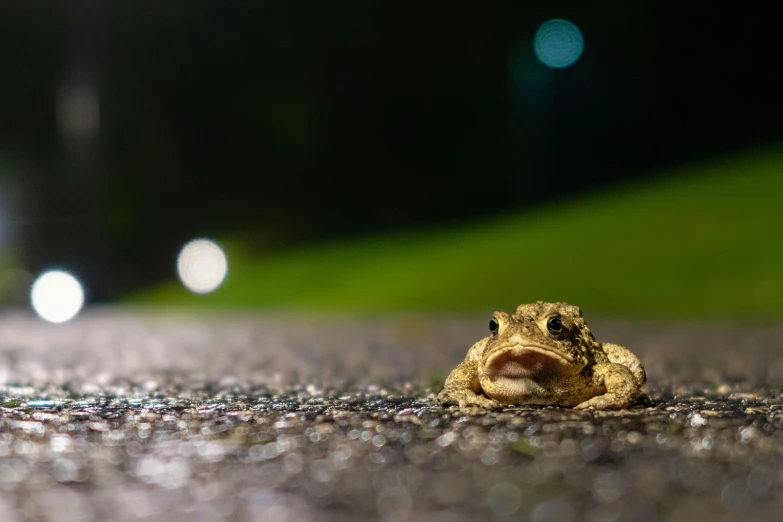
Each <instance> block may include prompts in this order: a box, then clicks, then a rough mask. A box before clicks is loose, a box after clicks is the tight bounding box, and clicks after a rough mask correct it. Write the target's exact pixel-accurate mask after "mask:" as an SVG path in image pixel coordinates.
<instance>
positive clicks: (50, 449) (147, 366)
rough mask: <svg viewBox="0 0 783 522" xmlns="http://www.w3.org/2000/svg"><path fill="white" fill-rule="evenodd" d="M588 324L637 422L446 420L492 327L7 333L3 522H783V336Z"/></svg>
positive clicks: (81, 327)
mask: <svg viewBox="0 0 783 522" xmlns="http://www.w3.org/2000/svg"><path fill="white" fill-rule="evenodd" d="M586 316H587V319H588V321H589V323H590V325H591V328H592V330H593V332H594V333H595V335H596V336H597V338H598V339H599V340H601V341H611V342H616V343H620V344H625V345H627V346H629V347H630V348H632V349H633V350H634V351H635V352H636V353H637V354H639V356H640V358H641V359H642V361H643V363H644V364H645V366H646V368H647V373H648V380H649V384H648V386H647V392H648V394H649V396H650V397H651V399H652V402H651V404H649V405H639V406H637V407H635V408H632V409H629V410H625V411H621V412H583V411H578V412H577V411H574V410H568V409H558V408H516V409H508V410H504V411H492V412H487V411H484V410H480V409H475V410H464V411H460V410H458V409H456V408H454V407H449V408H443V407H441V406H440V405H438V404H437V403H436V402H435V401H434V400H433V393H432V392H433V391H435V392H437V391H438V390H433V389H431V386H432V384H435V385H437V382H438V381H440V380H442V378H443V377H444V376H445V374H446V373H447V372H448V371H449V370H450V369H451V368H452V367H453V366H454V365H455V364H457V362H459V361H460V360H461V359H462V357H463V356H464V353H465V351H466V350H467V348H468V347H469V345H470V344H471V343H472V342H473V341H475V340H477V339H478V338H480V337H482V336H483V335H484V330H485V328H486V317H483V316H478V317H476V316H470V317H420V316H410V317H403V316H399V317H392V318H375V319H370V320H362V321H359V320H349V319H346V318H335V317H319V318H296V317H286V316H274V315H268V314H267V315H262V314H258V313H251V312H239V313H234V314H226V313H223V314H220V315H204V314H202V315H199V316H193V315H188V314H186V313H180V314H174V313H150V312H147V313H144V312H138V311H136V312H134V311H130V310H119V309H113V310H93V311H88V312H87V313H84V314H82V315H81V316H80V317H79V318H77V319H76V320H74V321H72V322H70V323H66V324H64V325H59V326H55V325H49V324H45V323H42V322H41V321H39V320H38V319H36V318H35V317H33V316H31V315H29V314H26V313H21V312H20V313H17V312H6V313H5V314H2V315H0V521H3V522H14V521H28V520H30V521H33V520H35V521H44V520H46V521H48V520H57V521H101V522H102V521H126V520H128V521H129V520H166V521H167V522H174V521H178V520H183V521H184V520H188V521H224V520H225V521H229V520H238V521H248V522H250V521H267V520H268V521H275V522H282V521H287V520H292V521H293V520H296V521H300V520H301V521H310V520H313V521H316V520H363V521H364V520H383V521H406V520H411V521H437V522H451V521H462V520H479V519H499V520H532V521H534V522H543V521H550V520H551V521H580V520H588V521H613V520H617V521H620V520H642V521H650V522H654V521H664V520H666V521H668V520H671V521H682V522H697V521H701V520H705V521H706V520H709V521H721V520H779V519H780V518H781V513H783V466H781V464H783V395H782V393H783V357H781V354H783V327H781V326H776V325H754V326H737V325H734V326H732V325H726V324H710V323H689V324H663V323H653V322H638V321H637V322H629V321H610V320H603V321H601V320H596V319H593V320H591V319H590V317H589V314H588V311H586Z"/></svg>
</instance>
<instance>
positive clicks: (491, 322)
mask: <svg viewBox="0 0 783 522" xmlns="http://www.w3.org/2000/svg"><path fill="white" fill-rule="evenodd" d="M499 327H500V326H499V325H498V322H497V321H495V320H494V319H490V320H489V331H490V332H492V333H493V334H496V333H498V328H499Z"/></svg>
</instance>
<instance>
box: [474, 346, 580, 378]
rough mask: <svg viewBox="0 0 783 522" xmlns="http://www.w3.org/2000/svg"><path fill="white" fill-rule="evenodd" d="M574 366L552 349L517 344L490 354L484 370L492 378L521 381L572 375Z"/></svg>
mask: <svg viewBox="0 0 783 522" xmlns="http://www.w3.org/2000/svg"><path fill="white" fill-rule="evenodd" d="M572 365H573V363H572V361H571V360H569V359H568V358H567V357H566V356H565V355H563V354H561V353H558V352H555V351H553V350H551V349H550V348H545V347H543V346H536V345H520V344H517V345H515V346H509V347H507V348H503V349H500V350H498V351H496V352H495V353H493V354H490V356H489V357H488V358H487V361H486V363H485V364H484V369H485V371H486V373H487V375H488V376H489V377H491V378H497V377H505V378H510V379H520V378H525V377H537V376H545V375H552V376H554V375H563V374H571V373H572V371H571V369H572Z"/></svg>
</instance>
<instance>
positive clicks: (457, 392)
mask: <svg viewBox="0 0 783 522" xmlns="http://www.w3.org/2000/svg"><path fill="white" fill-rule="evenodd" d="M438 400H439V401H441V402H443V403H446V404H458V405H459V407H460V408H464V407H466V406H481V407H482V408H497V407H499V406H500V404H499V403H498V402H497V401H495V400H493V399H490V398H489V397H487V396H486V395H484V393H483V392H482V391H481V384H480V383H479V378H478V371H477V369H476V361H468V360H466V361H463V362H461V363H460V364H458V365H457V367H456V368H454V370H453V371H452V372H451V373H450V374H449V376H448V377H447V378H446V383H445V385H444V386H443V391H442V392H440V393H439V394H438Z"/></svg>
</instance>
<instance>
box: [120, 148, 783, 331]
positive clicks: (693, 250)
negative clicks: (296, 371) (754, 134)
mask: <svg viewBox="0 0 783 522" xmlns="http://www.w3.org/2000/svg"><path fill="white" fill-rule="evenodd" d="M662 179H663V180H662V181H661V178H659V179H658V180H657V181H653V182H646V183H641V182H637V183H635V184H630V185H627V186H624V187H615V188H613V189H612V190H611V191H609V192H604V193H598V194H592V195H589V196H587V197H583V198H581V199H577V200H572V201H568V202H564V203H562V204H559V205H556V206H551V207H548V208H544V209H541V210H538V211H536V212H531V213H526V214H521V215H511V216H506V217H503V218H498V219H495V220H492V221H487V222H483V223H480V224H476V225H473V226H470V227H465V228H462V229H454V230H429V231H418V232H415V233H408V234H398V235H394V236H382V237H377V238H368V239H362V240H355V241H350V242H343V243H339V244H332V245H328V246H320V247H314V248H311V249H303V250H299V251H294V252H289V253H284V254H280V255H279V256H276V257H272V258H268V259H248V258H247V257H245V256H242V255H241V254H239V253H237V254H236V255H235V254H233V253H232V249H231V248H228V249H227V250H228V254H229V260H230V273H229V277H228V279H227V280H226V282H225V284H224V285H223V287H222V288H220V289H219V290H218V291H216V292H215V293H214V294H211V295H208V296H194V295H191V294H188V293H187V292H186V291H185V290H184V289H182V287H181V286H180V285H178V284H175V283H171V284H167V285H164V286H162V287H159V288H156V289H153V290H151V291H149V292H145V293H143V294H141V295H139V296H136V298H135V299H134V300H135V301H137V302H152V303H171V304H175V303H176V304H185V303H197V304H205V305H212V306H214V305H253V306H256V305H265V306H274V307H282V308H297V309H320V310H352V311H366V312H372V311H393V310H481V309H489V308H503V309H508V308H512V307H513V306H515V305H516V304H517V303H519V302H527V301H535V300H537V299H543V300H564V301H568V302H572V303H577V304H579V305H580V306H582V307H583V308H586V309H590V310H591V311H592V310H597V311H600V312H604V313H612V314H623V315H636V314H643V313H645V314H647V313H651V314H654V315H657V316H730V315H735V314H739V315H742V316H751V317H752V316H753V315H759V314H760V315H764V316H772V317H779V316H783V241H782V239H783V238H781V233H780V228H781V226H780V225H781V223H783V202H781V201H780V200H781V195H783V152H781V151H780V150H779V149H776V150H765V151H757V152H753V153H746V154H744V155H741V156H735V157H733V158H730V159H728V160H724V161H720V162H712V163H710V164H706V165H700V166H699V165H697V166H688V167H683V168H681V169H678V170H673V171H670V172H667V173H666V176H664V177H663V178H662Z"/></svg>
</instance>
